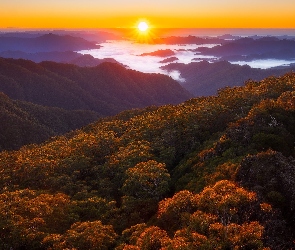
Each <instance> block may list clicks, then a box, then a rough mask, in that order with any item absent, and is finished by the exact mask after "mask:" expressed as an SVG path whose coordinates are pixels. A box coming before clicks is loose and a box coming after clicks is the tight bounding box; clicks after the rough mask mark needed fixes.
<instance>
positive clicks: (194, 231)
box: [0, 73, 295, 250]
mask: <svg viewBox="0 0 295 250" xmlns="http://www.w3.org/2000/svg"><path fill="white" fill-rule="evenodd" d="M294 107H295V74H294V73H289V74H286V75H284V76H282V77H278V78H275V77H269V78H267V79H264V80H262V81H260V82H256V81H248V82H247V83H246V85H245V86H243V87H234V88H225V89H222V90H220V91H219V92H218V94H217V95H216V96H210V97H202V98H194V99H191V100H188V101H186V102H184V103H181V104H179V105H165V106H161V107H149V108H145V109H142V110H131V111H124V112H122V113H120V114H118V115H116V116H114V117H108V118H104V119H103V120H100V121H98V122H96V123H93V124H91V125H90V126H87V127H85V128H84V129H81V130H77V131H75V132H73V133H71V134H68V135H66V136H61V137H57V138H55V139H52V140H51V141H48V142H47V143H43V144H42V145H35V146H34V145H33V146H26V147H23V148H22V149H20V150H19V151H14V152H2V153H1V154H0V183H1V186H2V191H1V193H0V225H1V227H0V235H1V237H0V247H1V249H4V250H6V249H11V248H13V249H56V250H58V249H90V250H92V249H93V250H94V249H117V250H120V249H261V250H262V249H293V248H294V247H295V246H294V240H295V235H294V232H295V223H294V221H295V213H294V211H295V210H294V204H295V188H294V187H295V160H294V157H295V151H294V142H295V131H294V126H295V108H294Z"/></svg>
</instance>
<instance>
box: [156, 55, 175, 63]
mask: <svg viewBox="0 0 295 250" xmlns="http://www.w3.org/2000/svg"><path fill="white" fill-rule="evenodd" d="M177 60H178V58H177V57H176V56H172V57H168V58H165V59H164V60H162V61H160V63H170V62H174V61H177Z"/></svg>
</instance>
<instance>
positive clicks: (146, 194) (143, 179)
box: [122, 160, 170, 200]
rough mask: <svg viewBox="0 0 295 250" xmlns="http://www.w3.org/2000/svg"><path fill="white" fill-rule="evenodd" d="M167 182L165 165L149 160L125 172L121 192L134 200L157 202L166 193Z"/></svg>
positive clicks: (168, 178) (168, 176)
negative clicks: (153, 200) (152, 200)
mask: <svg viewBox="0 0 295 250" xmlns="http://www.w3.org/2000/svg"><path fill="white" fill-rule="evenodd" d="M169 180H170V175H169V173H168V171H167V170H166V168H165V164H163V163H158V162H157V161H154V160H149V161H147V162H140V163H138V164H136V165H135V167H133V168H129V169H128V170H127V171H126V180H125V182H124V184H123V187H122V190H123V193H124V194H126V195H128V196H132V197H134V198H136V199H149V198H151V199H155V200H159V199H160V198H161V197H162V196H163V195H164V194H165V193H166V192H167V191H168V189H169V185H168V184H169Z"/></svg>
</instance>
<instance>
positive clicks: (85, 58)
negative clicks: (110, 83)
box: [0, 51, 116, 67]
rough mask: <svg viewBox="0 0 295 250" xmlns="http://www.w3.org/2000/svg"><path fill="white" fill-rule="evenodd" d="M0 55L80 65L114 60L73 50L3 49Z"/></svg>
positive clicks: (37, 61) (85, 65)
mask: <svg viewBox="0 0 295 250" xmlns="http://www.w3.org/2000/svg"><path fill="white" fill-rule="evenodd" d="M0 57H4V58H13V59H26V60H30V61H33V62H35V63H40V62H43V61H52V62H58V63H69V64H75V65H77V66H80V67H94V66H97V65H99V64H101V63H103V62H114V63H115V62H116V60H115V59H112V58H105V59H97V58H94V57H93V56H91V55H82V54H80V53H77V52H74V51H61V52H58V51H50V52H37V53H26V52H23V51H3V52H0Z"/></svg>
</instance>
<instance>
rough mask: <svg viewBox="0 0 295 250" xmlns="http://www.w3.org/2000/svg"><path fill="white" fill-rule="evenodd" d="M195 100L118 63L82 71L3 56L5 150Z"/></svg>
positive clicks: (0, 87)
mask: <svg viewBox="0 0 295 250" xmlns="http://www.w3.org/2000/svg"><path fill="white" fill-rule="evenodd" d="M86 57H87V56H86ZM84 59H85V58H84ZM79 61H80V62H82V61H83V60H82V59H79ZM190 97H192V94H190V93H189V92H188V91H186V90H185V89H183V88H182V87H181V86H180V85H179V84H178V82H176V81H175V80H173V79H172V78H170V77H168V76H165V75H160V74H144V73H141V72H138V71H135V70H128V69H126V68H124V67H123V66H122V65H119V64H117V63H110V62H104V63H102V64H100V65H98V66H96V67H79V66H75V65H72V64H63V63H55V62H49V61H47V62H42V63H34V62H32V61H29V60H23V59H19V60H15V59H5V58H0V121H1V126H0V150H2V149H6V150H11V149H19V148H20V147H21V146H23V145H25V144H30V143H41V142H43V141H45V140H47V139H49V138H50V137H52V136H56V135H60V134H64V133H66V132H69V131H71V130H74V129H78V128H81V127H82V126H85V125H87V124H89V123H91V122H94V121H96V120H97V119H98V118H100V117H105V116H109V115H114V114H117V113H119V112H120V111H123V110H127V109H132V108H143V107H146V106H150V105H164V104H168V103H173V104H178V103H181V102H183V101H185V100H187V99H189V98H190Z"/></svg>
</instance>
